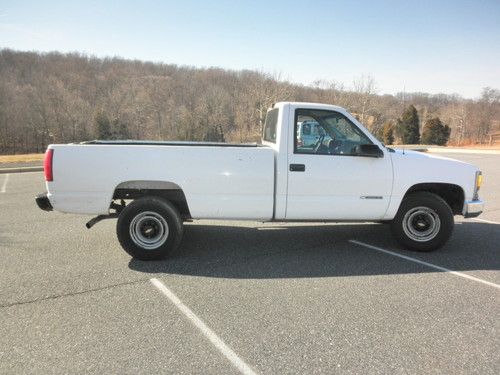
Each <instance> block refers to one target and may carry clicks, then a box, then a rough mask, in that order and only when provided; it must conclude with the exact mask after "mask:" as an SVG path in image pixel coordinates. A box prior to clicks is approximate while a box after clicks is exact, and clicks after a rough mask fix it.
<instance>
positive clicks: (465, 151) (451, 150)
mask: <svg viewBox="0 0 500 375" xmlns="http://www.w3.org/2000/svg"><path fill="white" fill-rule="evenodd" d="M429 152H433V153H436V154H439V153H449V154H483V155H499V154H500V150H479V149H466V148H446V149H445V148H434V147H430V148H429Z"/></svg>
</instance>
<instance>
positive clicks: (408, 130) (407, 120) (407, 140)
mask: <svg viewBox="0 0 500 375" xmlns="http://www.w3.org/2000/svg"><path fill="white" fill-rule="evenodd" d="M419 122H420V121H419V119H418V113H417V109H416V108H415V107H414V106H413V105H410V106H409V107H408V108H407V109H406V110H405V111H404V112H403V116H401V118H400V119H398V121H397V125H396V130H397V133H398V136H399V137H400V138H401V142H402V143H403V144H418V143H419V142H420V130H419Z"/></svg>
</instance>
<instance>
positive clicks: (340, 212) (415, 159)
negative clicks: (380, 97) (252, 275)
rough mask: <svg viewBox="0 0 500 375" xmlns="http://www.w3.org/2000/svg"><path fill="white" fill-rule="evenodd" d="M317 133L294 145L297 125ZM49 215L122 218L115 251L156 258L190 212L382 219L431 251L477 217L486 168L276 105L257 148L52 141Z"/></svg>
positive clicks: (307, 108) (351, 121) (329, 114)
mask: <svg viewBox="0 0 500 375" xmlns="http://www.w3.org/2000/svg"><path fill="white" fill-rule="evenodd" d="M305 121H310V122H314V123H317V124H319V126H321V127H322V128H323V130H324V132H323V131H321V132H318V138H317V140H316V142H315V143H314V144H311V143H308V142H301V140H300V139H299V138H300V136H299V134H300V132H298V131H297V130H298V125H299V124H302V123H304V122H305ZM45 179H46V185H47V193H44V194H40V195H39V196H37V197H36V202H37V204H38V205H39V207H40V208H42V209H44V210H48V211H50V210H52V209H54V210H57V211H61V212H68V213H80V214H91V215H98V216H97V217H95V218H94V219H92V220H90V221H89V222H88V223H87V227H89V228H90V227H91V226H92V225H94V224H95V223H96V222H98V221H100V220H102V219H105V218H118V221H117V235H118V239H119V241H120V243H121V245H122V247H123V248H124V249H125V251H127V252H128V253H129V254H130V255H131V256H133V257H135V258H139V259H144V260H150V259H160V258H164V257H166V256H167V255H169V254H171V253H172V252H173V251H174V250H175V249H176V248H177V247H178V246H179V244H180V242H181V238H182V234H183V222H184V221H190V220H196V219H231V220H256V221H317V222H325V221H332V222H341V221H358V222H360V221H361V222H366V221H373V222H383V223H390V224H391V226H392V231H393V233H394V236H395V237H396V239H397V240H398V241H399V242H400V243H401V244H402V245H403V246H404V247H406V248H408V249H411V250H416V251H431V250H434V249H437V248H439V247H440V246H442V245H443V244H444V243H445V242H446V241H447V240H448V239H449V237H450V235H451V233H452V230H453V225H454V219H453V215H463V216H464V217H475V216H478V215H479V214H480V213H481V212H482V211H483V205H484V204H483V202H482V201H481V200H480V199H479V197H478V190H479V188H480V185H481V180H482V175H481V172H480V171H479V170H478V169H477V168H476V167H475V166H473V165H470V164H466V163H463V162H459V161H456V160H452V159H446V158H441V157H435V156H430V155H428V154H425V153H420V152H412V151H404V150H403V151H401V150H393V149H391V148H387V147H385V146H384V145H383V144H382V143H380V142H379V141H378V140H377V139H376V138H375V137H374V136H372V135H371V134H370V133H369V132H368V131H367V130H366V129H365V128H364V127H363V126H362V125H361V124H360V123H359V122H358V121H357V120H356V119H355V118H354V117H353V116H352V115H350V114H349V113H348V112H347V111H346V110H344V109H343V108H340V107H337V106H332V105H325V104H314V103H290V102H283V103H277V104H275V105H274V106H273V108H271V109H270V110H269V111H268V112H267V117H266V122H265V126H264V131H263V136H262V143H261V144H221V143H193V142H142V141H91V142H85V143H82V144H67V145H50V146H49V147H48V149H47V152H46V156H45Z"/></svg>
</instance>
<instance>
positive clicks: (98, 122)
mask: <svg viewBox="0 0 500 375" xmlns="http://www.w3.org/2000/svg"><path fill="white" fill-rule="evenodd" d="M94 135H95V137H96V138H97V139H111V136H112V134H111V123H110V122H109V118H108V116H106V114H105V113H104V112H102V111H100V112H98V113H97V114H96V115H95V118H94Z"/></svg>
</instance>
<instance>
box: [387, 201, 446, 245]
mask: <svg viewBox="0 0 500 375" xmlns="http://www.w3.org/2000/svg"><path fill="white" fill-rule="evenodd" d="M453 226H454V220H453V212H452V211H451V208H450V206H449V205H448V203H446V201H445V200H444V199H443V198H441V197H440V196H438V195H436V194H433V193H428V192H423V191H422V192H416V193H412V194H410V195H408V196H407V197H406V198H404V199H403V201H402V202H401V205H400V207H399V210H398V213H397V214H396V217H395V218H394V219H393V220H392V223H391V229H392V233H393V235H394V237H395V238H396V240H397V241H398V242H399V243H400V244H401V245H403V246H404V247H405V248H407V249H410V250H414V251H421V252H428V251H434V250H436V249H439V248H440V247H441V246H443V245H444V244H445V243H446V241H448V239H449V238H450V236H451V233H452V232H453Z"/></svg>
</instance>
